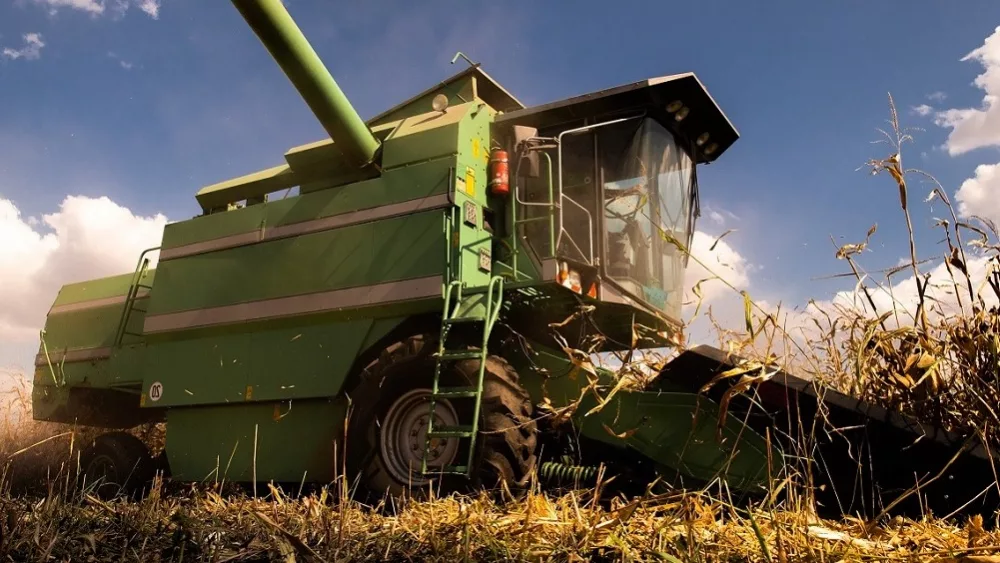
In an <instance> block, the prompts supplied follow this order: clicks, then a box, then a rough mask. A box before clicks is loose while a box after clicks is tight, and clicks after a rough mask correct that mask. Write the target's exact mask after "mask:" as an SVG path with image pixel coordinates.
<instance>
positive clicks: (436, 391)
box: [421, 276, 503, 477]
mask: <svg viewBox="0 0 1000 563" xmlns="http://www.w3.org/2000/svg"><path fill="white" fill-rule="evenodd" d="M464 285H465V284H464V282H462V281H458V280H456V281H452V282H451V283H449V284H448V285H447V287H446V288H445V291H444V312H443V315H442V317H441V338H440V339H439V340H438V351H437V354H436V361H435V366H434V385H433V389H432V390H431V408H430V417H429V418H428V422H427V437H426V439H425V441H424V455H423V463H422V465H421V472H422V473H423V474H425V475H426V474H428V473H430V472H432V469H431V468H429V467H428V465H427V458H428V455H429V454H430V450H431V444H432V442H433V441H434V440H436V439H439V438H445V439H447V438H459V439H462V438H468V439H469V447H468V454H467V456H466V461H465V465H445V466H443V467H438V468H434V469H433V473H436V474H444V475H461V476H465V477H468V476H469V475H470V474H471V472H472V461H473V456H474V455H475V444H476V434H477V432H478V431H479V409H480V407H481V405H482V398H483V377H484V374H485V373H486V357H487V355H488V351H487V342H489V339H490V333H491V332H492V330H493V326H494V324H496V320H497V317H499V315H500V305H501V303H502V300H503V277H501V276H492V277H491V278H490V283H489V285H488V286H487V287H486V288H485V291H484V290H483V289H481V288H477V289H475V290H473V291H472V292H471V294H468V295H465V296H463V289H464ZM477 296H482V301H483V303H482V304H480V305H477V304H476V303H475V301H476V298H477ZM470 310H472V311H476V312H469V311H470ZM480 311H481V312H480ZM454 326H462V327H470V328H473V329H474V330H476V329H478V330H479V331H481V333H480V334H481V341H480V346H479V348H478V349H476V350H469V349H460V348H454V349H450V348H448V345H447V344H448V333H449V332H450V330H451V328H452V327H454ZM459 360H479V371H478V373H477V376H476V380H475V381H474V382H473V384H472V385H470V386H465V387H441V386H440V381H441V372H442V368H443V367H444V365H445V364H446V363H448V362H454V361H459ZM441 399H449V400H450V399H469V400H472V401H473V409H472V420H471V421H469V423H468V424H461V425H458V426H443V427H440V428H434V407H435V405H436V404H437V401H439V400H441Z"/></svg>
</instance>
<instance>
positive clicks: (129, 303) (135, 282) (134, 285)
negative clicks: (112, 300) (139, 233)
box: [115, 246, 160, 346]
mask: <svg viewBox="0 0 1000 563" xmlns="http://www.w3.org/2000/svg"><path fill="white" fill-rule="evenodd" d="M159 249H160V247H159V246H154V247H152V248H147V249H146V250H143V251H142V253H141V254H139V262H138V263H137V264H136V265H135V271H134V272H133V273H132V281H131V282H130V283H129V287H128V293H127V294H126V296H125V306H124V307H122V314H121V318H120V319H119V320H118V329H117V330H116V331H115V346H121V344H122V340H123V339H124V337H125V329H126V328H127V325H128V319H129V317H130V316H131V315H130V313H131V310H132V307H133V306H134V305H135V299H136V295H138V293H139V279H140V278H142V274H143V273H145V271H146V267H147V266H148V265H149V259H148V258H146V254H147V253H149V252H153V251H154V250H159Z"/></svg>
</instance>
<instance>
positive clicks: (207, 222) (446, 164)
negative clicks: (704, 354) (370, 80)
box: [33, 0, 778, 496]
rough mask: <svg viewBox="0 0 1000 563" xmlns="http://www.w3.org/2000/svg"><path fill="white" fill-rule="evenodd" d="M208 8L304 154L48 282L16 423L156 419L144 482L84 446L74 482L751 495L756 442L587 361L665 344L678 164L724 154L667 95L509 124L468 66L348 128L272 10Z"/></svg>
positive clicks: (125, 445)
mask: <svg viewBox="0 0 1000 563" xmlns="http://www.w3.org/2000/svg"><path fill="white" fill-rule="evenodd" d="M233 3H234V4H235V6H236V8H237V10H238V12H239V14H240V15H241V16H242V17H243V19H244V21H245V22H246V23H247V24H248V25H249V27H250V29H251V30H252V31H253V33H254V34H256V36H257V37H258V38H259V39H260V41H261V43H262V44H263V45H264V47H265V48H266V49H267V51H268V52H269V53H270V54H271V56H272V57H273V59H274V60H275V61H276V62H277V64H278V66H279V67H280V69H281V70H282V71H283V72H284V74H285V76H286V77H287V78H288V79H289V81H290V82H291V84H292V86H294V88H295V90H296V91H297V92H298V93H299V94H300V95H301V97H302V99H303V100H304V101H305V102H306V104H307V105H308V107H309V108H310V109H311V110H312V112H313V113H314V114H315V116H316V118H317V120H318V121H319V123H320V124H322V126H323V127H324V129H325V130H326V131H327V132H328V133H329V135H330V137H329V138H328V139H322V140H319V141H317V142H314V143H310V144H307V145H303V146H300V147H295V148H292V149H290V150H289V151H288V152H286V153H285V155H284V161H285V162H284V163H282V164H280V165H276V166H272V167H270V168H265V169H263V170H261V171H258V172H254V173H251V174H248V175H246V176H242V177H239V178H235V179H232V180H226V181H223V182H219V183H216V184H212V185H209V186H207V187H205V188H203V189H201V190H200V191H199V192H198V194H197V196H196V198H197V201H198V203H199V204H200V206H201V208H202V214H201V215H199V216H197V217H194V218H192V219H188V220H183V221H177V222H174V223H170V224H168V225H167V226H166V227H165V229H164V233H163V237H162V241H161V244H160V245H159V247H157V248H156V249H155V250H158V251H159V259H158V263H157V264H156V267H155V268H152V267H148V266H149V265H148V263H147V262H146V260H145V258H144V257H143V258H141V259H140V263H139V267H138V268H137V269H136V271H135V272H133V273H131V274H129V273H123V274H122V275H119V276H113V277H109V278H103V279H98V280H90V281H82V282H78V283H73V284H69V285H67V286H65V287H63V288H62V289H61V291H60V292H59V295H58V296H57V297H56V300H55V303H54V304H53V307H52V308H51V309H50V311H49V315H48V317H47V319H46V324H45V330H44V332H43V335H42V342H41V345H40V350H39V355H38V357H37V359H36V371H35V385H34V388H33V413H34V416H35V418H36V419H40V420H51V421H58V422H72V423H77V424H85V425H91V426H98V427H106V428H116V429H120V428H130V427H134V426H136V425H139V424H142V423H146V422H162V423H166V424H165V428H166V446H165V449H164V450H163V452H162V455H160V457H158V458H157V459H159V460H160V462H161V463H160V464H159V465H157V464H154V463H153V462H152V461H151V459H152V458H151V452H150V451H149V449H148V448H147V446H145V445H144V444H142V443H141V442H140V441H138V440H137V439H136V438H135V437H134V436H133V435H132V434H129V433H123V432H110V433H108V434H105V435H102V436H101V437H100V438H98V439H97V440H95V441H94V442H93V443H91V444H89V445H88V447H87V449H86V450H85V451H84V452H83V455H82V457H81V467H82V468H83V474H84V475H85V476H88V475H89V477H90V479H91V480H93V479H94V478H95V475H96V476H98V477H100V478H105V479H109V480H111V481H113V482H117V483H118V484H128V485H129V486H131V485H136V484H142V483H143V482H144V478H145V476H147V473H144V472H145V471H151V470H152V468H155V467H157V466H158V467H161V468H164V469H166V470H168V471H169V473H170V475H171V476H172V477H173V478H174V479H175V480H180V481H203V480H206V479H208V480H212V479H216V480H225V481H226V482H254V483H256V482H268V481H274V482H278V483H301V482H303V481H308V482H320V483H324V482H326V483H328V482H330V481H331V480H332V479H334V478H335V477H336V476H337V475H340V474H342V473H345V472H346V473H347V476H348V478H349V479H351V481H350V482H351V483H352V484H356V485H359V486H360V487H361V488H362V489H364V490H367V491H370V492H372V493H374V494H375V495H376V496H378V495H381V494H384V493H386V492H389V493H392V494H401V493H403V492H405V491H406V490H407V489H411V488H415V489H419V488H421V487H423V486H424V485H425V484H428V483H430V482H431V481H432V480H437V481H438V482H437V483H435V488H438V487H443V488H446V489H447V488H451V487H452V486H454V487H455V488H462V487H467V486H469V485H470V484H471V485H496V484H505V485H506V486H508V487H515V486H517V485H518V484H524V483H526V482H527V480H528V479H530V478H531V476H532V475H534V474H539V475H540V476H542V477H558V476H560V475H563V476H565V475H574V476H581V475H583V476H586V475H591V476H592V475H594V474H596V470H595V469H594V468H595V467H596V466H597V465H598V464H601V463H610V464H611V465H615V466H616V467H617V468H618V469H620V470H623V471H624V472H625V473H629V472H631V474H633V475H639V474H642V475H644V476H649V477H655V476H657V475H659V476H663V475H668V474H669V475H670V476H671V477H670V479H671V480H673V481H674V482H677V478H678V477H680V478H681V481H684V480H689V481H690V480H694V481H696V482H708V481H712V480H714V479H719V478H721V479H725V480H726V481H727V483H728V485H729V487H730V488H731V489H732V490H740V489H742V490H759V489H760V487H761V486H762V484H763V483H764V480H765V479H766V476H767V467H766V465H767V461H768V459H769V457H775V458H776V459H777V458H778V456H771V455H770V454H771V453H773V452H769V451H768V448H767V444H766V442H765V440H764V438H763V437H762V436H761V433H759V432H757V431H754V430H752V429H748V428H746V427H745V426H743V425H741V423H740V421H739V420H738V419H736V418H734V417H733V416H731V415H726V414H724V413H723V412H721V411H720V409H719V405H718V402H717V401H715V400H713V399H711V398H709V397H704V396H701V395H699V394H698V393H697V392H688V391H686V390H668V389H664V388H657V389H648V390H647V389H643V388H641V387H640V386H638V385H635V384H630V381H629V380H626V379H624V378H618V377H617V376H616V375H615V374H614V373H613V372H612V371H611V370H607V369H602V368H595V367H594V366H593V365H592V364H591V361H590V358H591V355H592V354H593V353H595V352H597V353H599V352H612V351H627V350H629V349H631V348H632V347H644V348H663V347H670V346H674V345H676V343H677V342H678V341H679V339H680V338H679V335H680V331H681V324H680V321H679V318H680V312H681V294H682V290H683V271H684V267H685V265H686V260H687V256H686V248H687V246H688V244H689V243H690V241H691V237H692V235H693V232H694V225H695V220H696V218H697V215H698V183H697V174H696V166H697V165H698V164H705V163H708V162H712V161H714V160H715V159H717V158H719V156H720V155H722V154H723V153H724V152H725V151H726V149H727V148H728V147H729V146H731V145H732V144H733V143H734V142H735V141H736V139H737V137H738V135H737V132H736V130H735V129H734V128H733V126H732V125H731V124H730V123H729V121H728V120H727V119H726V117H725V115H724V114H723V113H722V111H721V110H720V109H719V107H718V106H717V105H716V104H715V102H714V101H713V100H712V98H711V97H710V96H709V94H708V92H707V90H706V89H705V88H704V87H703V86H702V84H701V83H700V82H699V80H698V79H697V78H696V77H695V76H694V75H693V74H679V75H673V76H667V77H663V78H656V79H650V80H643V81H639V82H634V83H632V84H627V85H624V86H620V87H617V88H612V89H608V90H603V91H599V92H594V93H590V94H586V95H583V96H578V97H574V98H569V99H566V100H563V101H558V102H554V103H550V104H545V105H541V106H538V107H525V106H524V105H523V104H522V103H521V102H519V101H518V100H517V99H516V98H515V97H514V96H512V95H511V94H510V93H509V92H507V91H506V90H505V89H504V88H503V87H502V86H500V85H499V84H498V83H497V82H496V81H495V80H493V79H492V78H491V77H490V76H489V75H487V74H486V73H485V72H484V71H483V70H482V69H481V68H479V67H478V65H473V66H471V67H470V68H467V69H465V70H463V71H461V72H459V73H457V74H456V75H454V76H452V77H451V78H449V79H447V80H444V81H441V82H440V83H438V84H436V85H434V86H433V87H431V88H429V89H428V90H426V91H424V92H421V93H419V94H417V95H415V96H413V97H412V98H410V99H408V100H405V101H403V102H401V103H399V104H398V105H396V106H394V107H392V108H389V109H387V110H386V111H384V112H382V113H381V114H379V115H377V116H375V117H372V118H370V119H367V120H363V119H362V118H361V117H360V116H359V115H358V114H357V112H356V111H355V110H354V108H353V107H352V106H351V105H350V103H349V102H348V100H347V99H346V97H345V96H344V94H343V93H342V92H341V90H340V88H339V86H338V85H337V83H336V82H335V81H334V79H333V77H332V76H331V75H330V73H329V72H328V71H327V69H326V67H325V66H324V65H323V64H322V62H321V60H320V58H319V56H318V55H317V54H316V52H315V51H314V50H313V48H312V47H311V46H310V45H309V43H308V41H307V40H306V39H305V37H304V36H303V35H302V33H301V31H300V30H299V29H298V27H297V26H296V25H295V23H294V21H293V20H292V18H291V16H290V15H289V14H288V12H287V11H286V9H285V7H284V5H283V4H282V2H281V1H280V0H233ZM296 187H297V188H298V193H297V194H295V195H293V196H290V197H285V195H283V194H287V193H288V191H289V190H290V189H292V188H296ZM275 194H282V195H277V196H276V195H275ZM151 250H154V249H151ZM633 383H634V382H633ZM543 452H544V455H546V456H547V460H540V459H539V457H538V456H539V455H542V454H543ZM136 467H138V468H140V470H139V471H136V470H134V468H136ZM639 469H642V470H643V471H645V470H647V469H648V470H649V473H642V472H641V471H639Z"/></svg>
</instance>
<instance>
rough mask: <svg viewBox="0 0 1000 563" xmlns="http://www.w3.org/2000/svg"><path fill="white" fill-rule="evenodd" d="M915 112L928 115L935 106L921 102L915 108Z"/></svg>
mask: <svg viewBox="0 0 1000 563" xmlns="http://www.w3.org/2000/svg"><path fill="white" fill-rule="evenodd" d="M913 112H914V113H916V114H917V115H921V116H926V115H930V114H931V113H933V112H934V108H932V107H931V106H929V105H927V104H920V105H919V106H916V107H914V108H913Z"/></svg>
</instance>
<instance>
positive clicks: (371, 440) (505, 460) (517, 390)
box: [346, 336, 538, 497]
mask: <svg viewBox="0 0 1000 563" xmlns="http://www.w3.org/2000/svg"><path fill="white" fill-rule="evenodd" d="M433 344H434V341H433V340H432V339H429V338H426V337H421V336H414V337H411V338H408V339H407V340H405V341H403V342H398V343H396V344H394V345H392V346H390V347H389V348H387V349H386V350H384V351H383V353H382V354H381V357H380V358H379V359H377V360H375V361H374V362H372V364H370V365H369V366H368V368H367V369H366V370H365V371H364V373H363V374H362V376H361V378H360V381H359V383H358V384H357V385H356V386H355V387H354V389H353V390H351V391H350V392H349V396H350V398H351V402H352V406H351V412H352V414H351V417H350V419H349V421H348V424H349V426H348V440H347V446H346V447H347V462H348V471H349V473H350V475H351V476H352V477H358V478H359V485H360V486H361V487H362V488H363V489H364V491H365V492H367V493H368V495H369V496H373V497H374V496H382V495H384V494H388V495H390V496H393V497H399V496H403V495H404V494H406V493H407V492H412V493H414V494H416V495H417V496H422V494H423V493H422V490H423V489H425V488H426V486H427V485H429V484H431V482H432V481H433V483H434V485H433V486H434V489H435V493H439V492H440V493H442V494H447V493H449V492H457V491H468V490H470V489H472V488H477V487H483V488H494V487H499V486H504V485H506V486H507V487H508V488H510V489H512V490H517V489H520V488H521V487H523V486H524V485H525V484H526V483H527V480H528V478H529V477H530V474H531V472H532V471H533V469H534V467H535V463H536V459H537V458H536V455H537V451H536V450H537V444H538V427H537V425H536V423H535V421H534V420H533V418H532V412H533V408H532V405H531V399H530V396H529V395H528V393H527V392H526V391H525V390H524V389H523V388H522V387H521V385H520V383H519V381H518V375H517V372H515V371H514V370H513V369H512V368H511V366H510V365H509V364H508V363H507V362H506V361H504V360H503V359H502V358H499V357H496V356H489V357H488V358H487V360H486V367H485V373H484V377H483V394H482V399H481V406H480V415H479V435H478V436H477V437H476V442H475V452H474V457H473V464H472V471H471V480H470V479H465V478H463V477H461V476H450V475H440V474H436V473H433V472H431V473H428V474H426V475H425V474H423V473H422V471H421V466H422V461H423V456H424V446H425V438H426V432H427V422H428V420H429V418H430V396H431V389H432V385H433V379H434V365H435V362H434V358H433V356H432V351H433V350H434V348H435V346H434V345H433ZM445 367H447V368H449V369H443V370H442V374H441V381H440V385H441V386H442V387H452V386H455V387H460V386H470V385H473V386H474V385H475V383H476V379H477V378H478V369H479V361H478V360H463V361H459V362H452V363H447V364H445ZM472 407H473V402H472V400H470V399H453V400H439V401H437V403H436V405H435V408H434V426H435V427H437V428H440V427H442V426H458V425H462V424H469V423H470V422H471V420H472V412H473V411H472ZM467 448H468V439H464V438H446V439H436V440H434V441H432V443H431V444H430V450H429V452H428V465H429V466H440V465H465V464H466V462H467V459H468V457H467V455H468V454H467V452H468V450H467Z"/></svg>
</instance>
